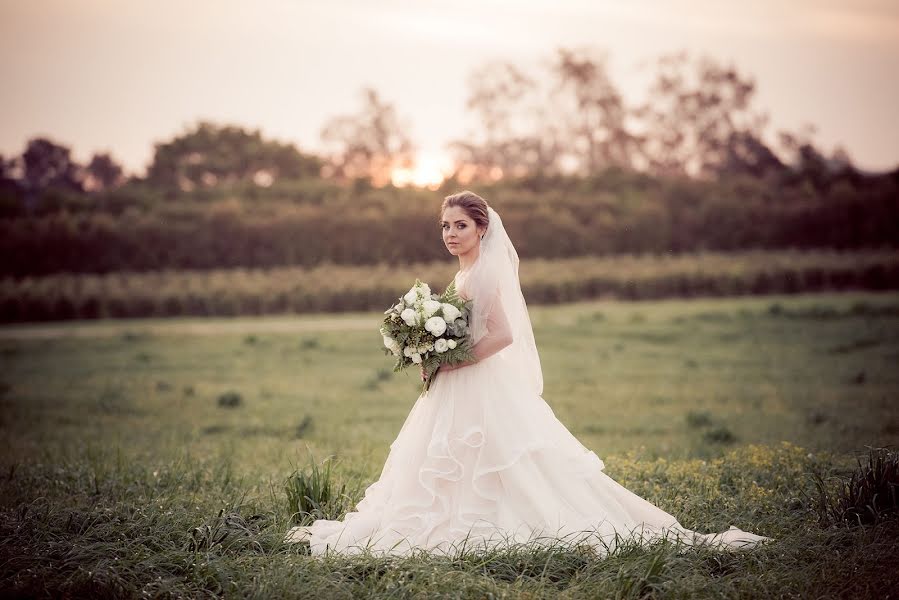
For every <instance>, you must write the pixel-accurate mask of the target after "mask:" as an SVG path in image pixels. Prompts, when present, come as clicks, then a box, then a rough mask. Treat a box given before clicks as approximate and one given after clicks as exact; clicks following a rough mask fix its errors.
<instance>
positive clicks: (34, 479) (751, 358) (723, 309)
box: [0, 293, 899, 597]
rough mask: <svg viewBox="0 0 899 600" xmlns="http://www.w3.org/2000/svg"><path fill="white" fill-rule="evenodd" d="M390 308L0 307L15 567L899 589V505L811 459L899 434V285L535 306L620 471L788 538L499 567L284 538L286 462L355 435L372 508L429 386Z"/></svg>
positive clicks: (599, 446)
mask: <svg viewBox="0 0 899 600" xmlns="http://www.w3.org/2000/svg"><path fill="white" fill-rule="evenodd" d="M379 316H380V315H379V314H378V313H350V314H346V315H340V316H336V315H326V316H325V315H307V316H302V317H295V318H288V317H265V318H241V319H233V320H224V319H223V320H207V319H187V318H184V319H167V320H154V319H143V320H138V319H136V320H125V321H95V322H74V323H66V324H58V325H53V326H49V325H29V326H23V325H20V326H15V327H12V326H8V327H4V328H2V329H0V356H2V363H3V375H2V400H0V401H2V413H0V414H2V420H0V431H2V464H0V467H2V471H0V473H3V477H2V482H0V496H2V498H3V500H2V513H0V516H2V521H0V527H2V533H3V536H2V537H3V538H4V540H5V541H4V542H2V543H0V556H2V560H0V564H2V565H3V567H2V572H0V585H2V588H4V589H6V590H8V591H13V592H15V593H17V594H19V595H22V596H58V595H60V594H64V593H69V594H73V595H92V596H94V597H102V596H134V597H137V596H140V595H149V596H163V597H164V596H170V595H179V594H189V595H198V596H204V595H225V596H259V597H263V596H268V597H271V596H274V595H292V596H298V597H303V596H305V597H321V596H320V594H322V593H325V594H326V595H328V596H335V597H350V596H351V595H356V596H358V595H371V596H377V597H388V596H390V597H397V596H401V597H406V596H409V597H411V596H413V595H414V594H415V593H428V594H431V593H436V594H438V595H439V594H448V595H451V594H454V593H457V592H459V593H463V595H472V596H478V597H481V596H485V597H486V596H487V594H488V593H490V594H493V597H500V596H502V595H503V594H507V595H511V596H514V597H528V596H529V597H553V596H556V595H558V594H559V593H561V592H564V593H565V594H567V595H568V596H570V597H590V596H595V595H597V594H600V595H603V594H605V595H611V596H618V597H641V596H642V597H645V596H653V595H657V596H662V595H667V594H675V595H677V594H679V593H680V594H688V593H691V594H696V593H702V594H705V595H711V596H720V597H729V596H730V597H732V596H733V595H736V594H748V595H761V596H767V595H780V596H787V597H800V596H802V597H805V596H808V595H814V593H827V594H829V595H835V596H839V595H844V592H851V594H852V595H854V596H855V597H883V593H884V592H885V590H886V589H887V587H889V586H894V585H896V584H897V583H899V582H897V581H896V580H895V578H892V579H891V578H890V577H888V576H887V577H885V576H883V573H884V569H885V568H887V567H889V566H890V565H893V566H895V565H896V564H897V563H896V557H897V556H899V542H897V539H899V536H897V530H896V526H895V524H894V523H893V522H887V523H886V524H879V525H877V526H875V527H873V528H872V527H867V528H859V527H856V528H846V527H825V526H824V525H820V524H819V523H818V519H817V517H816V511H815V486H814V485H813V482H812V479H811V477H810V473H811V472H819V473H821V474H823V475H824V476H825V477H828V476H838V475H841V474H843V475H845V474H846V473H847V472H848V470H849V469H851V468H852V466H853V465H854V464H855V458H854V456H855V455H856V454H857V453H858V452H860V451H863V450H864V447H865V445H872V446H876V445H881V446H882V445H887V444H895V443H896V442H897V440H899V402H897V390H899V372H897V370H896V368H895V365H896V364H897V359H899V295H897V294H895V293H880V294H875V293H852V294H819V295H790V296H765V297H738V298H729V299H700V300H692V301H684V300H662V301H646V302H639V303H627V302H616V301H603V302H589V303H575V304H569V305H564V306H539V307H534V308H533V309H532V317H533V322H534V328H535V335H536V337H537V344H538V347H539V349H540V352H541V359H542V362H543V369H544V375H545V391H544V398H545V399H546V401H547V402H548V403H549V404H550V406H551V407H552V408H553V410H554V411H555V413H556V415H557V416H558V417H559V418H560V420H561V421H562V422H563V423H565V424H566V426H568V427H569V428H570V429H571V430H572V432H574V433H575V435H576V436H577V437H578V438H579V439H580V440H581V441H583V443H584V444H585V445H586V446H588V447H590V448H591V449H592V450H594V451H596V452H597V454H599V455H600V456H601V457H603V459H604V460H605V461H606V464H607V472H608V473H609V474H610V476H612V477H613V478H615V479H616V480H618V481H620V482H621V483H622V484H624V485H626V486H627V487H629V488H630V489H632V490H633V491H635V492H636V493H638V494H640V495H642V496H644V497H646V498H647V499H649V500H650V501H652V502H654V503H656V504H658V505H660V506H662V507H663V508H665V509H666V510H668V511H669V512H672V513H673V514H676V515H677V516H678V517H679V519H680V520H681V522H682V523H683V524H684V525H686V526H688V527H693V528H697V529H700V530H703V531H711V530H720V529H723V528H725V527H727V526H728V525H730V524H735V525H737V526H739V527H741V528H744V529H748V530H752V531H757V532H760V533H762V534H765V535H769V536H773V537H775V538H777V540H778V541H777V543H776V544H775V545H773V546H771V547H770V548H768V549H765V550H763V551H760V552H758V553H755V554H753V555H751V556H749V557H724V558H721V557H718V558H716V557H715V556H716V555H714V554H712V553H701V552H697V553H695V554H692V555H689V556H680V555H677V554H675V553H673V552H672V551H671V550H670V549H666V548H650V549H643V550H640V549H636V550H634V551H632V552H630V553H623V554H622V555H621V556H619V557H615V558H614V559H610V560H606V561H599V560H593V561H590V560H587V559H583V557H581V558H578V556H579V555H577V554H576V553H573V552H572V551H559V552H556V553H555V554H551V555H549V556H547V555H537V554H527V553H525V554H524V555H519V556H517V557H516V556H514V555H513V556H512V557H511V558H510V557H505V558H503V557H493V558H492V559H490V561H492V562H490V561H488V562H490V565H492V566H489V565H488V566H485V564H486V563H484V561H478V560H474V559H472V561H471V562H468V561H467V560H462V561H461V562H452V561H448V559H447V560H444V561H441V560H438V559H431V558H418V559H414V560H410V561H407V562H402V563H397V564H394V563H391V562H389V561H379V560H375V559H355V560H348V561H343V559H334V560H332V561H318V562H316V561H313V560H312V559H310V558H309V557H307V556H304V555H303V553H302V551H301V550H298V549H297V548H295V547H290V546H285V545H283V544H282V543H281V542H280V535H281V534H283V531H285V530H286V528H287V527H288V526H289V521H290V519H291V514H290V510H289V508H288V504H287V500H286V495H285V492H284V486H285V482H286V481H287V477H288V475H290V474H291V473H292V472H293V471H294V469H297V468H300V469H303V468H305V467H306V466H307V465H308V464H309V462H310V461H312V460H314V461H320V460H321V459H323V458H324V457H326V456H329V455H330V456H334V457H335V459H336V460H335V461H334V464H335V470H334V473H333V477H334V480H335V482H338V481H343V482H346V483H347V484H348V486H349V487H348V488H347V495H348V498H347V499H346V500H345V501H344V503H343V510H348V509H350V508H351V507H352V506H353V505H354V501H355V500H358V499H359V498H360V497H361V493H362V490H363V489H364V487H365V486H366V485H368V484H369V483H371V482H373V481H374V480H375V479H376V478H377V476H378V474H379V472H380V468H381V467H382V466H383V462H384V459H385V458H386V454H387V450H388V447H389V444H390V442H391V441H392V440H393V439H394V438H395V436H396V434H397V433H398V431H399V429H400V427H401V425H402V423H403V420H404V418H405V416H406V414H407V413H408V410H409V409H410V408H411V405H412V403H413V402H414V400H415V397H416V396H417V384H416V381H415V376H414V374H398V375H394V374H392V373H391V372H390V368H389V367H390V361H389V360H388V357H386V356H383V355H381V354H380V351H379V344H380V338H379V336H378V334H377V323H378V321H379ZM833 481H835V480H832V482H831V483H832V484H833ZM335 516H336V515H335ZM228 519H230V520H228ZM235 524H236V525H235ZM198 532H199V533H198ZM204 532H205V533H204ZM235 532H237V533H235ZM220 534H221V536H224V537H221V539H220V540H219V543H214V542H213V541H210V540H213V538H215V536H217V535H220ZM204 535H205V536H206V537H203V536H204ZM198 536H199V537H198ZM229 536H230V537H229ZM198 540H199V541H198ZM203 540H206V541H203ZM836 548H839V550H835V549H836ZM828 549H829V550H828ZM335 561H336V562H335ZM537 563H539V564H540V565H541V568H536V567H535V566H534V565H535V564H537ZM653 565H655V566H653ZM893 572H895V571H893ZM875 573H879V574H880V575H876V576H875ZM840 590H842V592H841V591H840ZM317 594H319V596H317ZM14 595H15V594H14Z"/></svg>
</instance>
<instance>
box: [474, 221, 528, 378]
mask: <svg viewBox="0 0 899 600" xmlns="http://www.w3.org/2000/svg"><path fill="white" fill-rule="evenodd" d="M487 215H488V217H489V219H490V222H489V224H488V225H487V233H486V234H485V235H484V239H482V240H481V248H480V253H479V255H478V258H477V259H476V260H475V263H474V265H472V267H471V270H470V272H469V273H468V276H467V278H466V287H467V289H468V290H469V293H471V295H472V297H474V298H477V302H475V303H474V305H473V307H472V315H471V336H472V344H476V343H477V342H478V341H479V340H480V339H481V338H482V337H483V336H484V335H485V334H486V325H487V318H488V316H489V315H490V314H491V313H492V312H493V311H494V310H495V308H496V306H495V303H497V302H499V303H500V306H499V308H501V309H502V312H503V313H505V315H506V319H507V320H508V322H509V327H510V329H511V332H512V343H511V344H510V345H509V346H507V347H506V348H504V349H503V350H500V353H501V354H502V356H503V358H504V359H505V361H504V362H505V363H506V364H507V365H508V367H509V368H510V369H511V370H513V371H514V372H516V373H518V374H519V375H520V376H521V377H522V378H524V380H525V381H526V382H527V383H528V385H529V388H530V389H531V390H532V391H533V392H534V393H535V394H537V395H538V396H539V395H541V394H543V370H542V369H541V366H540V356H539V355H538V354H537V344H536V343H535V341H534V330H533V327H532V326H531V318H530V315H529V314H528V308H527V304H526V303H525V300H524V295H523V294H522V293H521V282H520V281H519V279H518V264H519V260H518V252H516V251H515V246H514V245H512V240H510V239H509V235H508V234H507V233H506V229H505V227H503V220H502V219H501V218H500V216H499V213H497V212H496V211H495V210H493V208H492V207H488V208H487Z"/></svg>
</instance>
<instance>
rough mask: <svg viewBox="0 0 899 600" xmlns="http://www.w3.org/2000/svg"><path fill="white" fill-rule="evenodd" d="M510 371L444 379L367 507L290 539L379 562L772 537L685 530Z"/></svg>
mask: <svg viewBox="0 0 899 600" xmlns="http://www.w3.org/2000/svg"><path fill="white" fill-rule="evenodd" d="M502 367H503V365H502V356H501V354H497V355H493V356H491V357H488V358H487V359H485V360H483V361H481V362H480V363H477V364H475V365H472V366H468V367H464V368H461V369H456V370H453V371H447V372H442V373H439V374H438V375H437V377H436V379H435V380H434V382H433V383H432V385H431V388H430V390H429V391H428V392H426V393H424V394H422V395H420V396H419V398H418V399H417V400H416V402H415V404H414V405H413V407H412V410H411V411H410V412H409V415H408V417H407V418H406V421H405V423H404V424H403V426H402V428H401V430H400V432H399V434H398V435H397V437H396V439H395V440H394V442H393V443H392V444H391V445H390V452H389V454H388V457H387V460H386V462H385V464H384V467H383V469H382V471H381V475H380V477H379V478H378V480H377V481H376V482H374V483H373V484H371V485H370V486H369V487H368V488H367V489H366V490H365V494H364V497H363V498H362V500H360V501H359V503H358V504H357V505H356V507H355V509H354V510H353V511H351V512H349V513H347V514H346V516H345V517H344V518H343V520H339V521H335V520H327V519H322V520H318V521H315V522H313V523H312V524H311V525H309V526H305V527H297V528H294V529H292V530H291V531H290V532H288V536H287V539H288V541H303V540H306V541H308V542H309V545H310V549H311V551H312V553H313V554H325V553H327V552H336V553H341V554H357V553H362V552H366V551H368V552H371V553H372V554H376V555H379V554H391V555H409V554H411V553H412V552H413V551H415V550H418V549H422V550H425V551H428V552H432V553H439V554H450V555H451V554H454V553H456V552H458V551H459V550H461V549H469V550H471V549H478V548H484V549H487V548H492V547H501V546H508V545H511V544H522V543H525V544H531V543H534V544H548V545H550V544H558V543H559V542H560V541H561V542H562V543H572V544H583V543H586V544H589V545H591V546H593V547H594V548H595V549H596V550H597V551H598V553H599V554H601V555H602V554H605V553H606V552H609V551H611V550H613V549H614V548H615V546H616V545H617V544H618V543H619V542H620V540H622V539H632V540H634V539H635V540H638V541H647V542H648V541H652V540H655V539H658V538H661V537H665V538H668V539H672V540H674V539H677V540H680V541H681V542H683V543H684V544H685V545H696V544H709V545H712V546H717V547H721V548H725V549H727V548H749V547H752V546H754V545H755V544H757V543H759V542H762V541H765V540H769V539H771V538H767V537H764V536H760V535H756V534H753V533H749V532H746V531H742V530H740V529H738V528H736V527H734V526H731V527H730V528H729V529H727V530H725V531H723V532H720V533H710V534H703V533H699V532H695V531H691V530H689V529H686V528H684V527H682V526H681V525H680V523H678V521H677V519H676V518H675V517H674V516H672V515H670V514H668V513H667V512H665V511H663V510H662V509H661V508H659V507H657V506H655V505H653V504H651V503H650V502H648V501H646V500H644V499H643V498H641V497H639V496H637V495H636V494H634V493H632V492H630V491H629V490H627V489H626V488H624V487H623V486H622V485H620V484H619V483H617V482H616V481H615V480H613V479H612V478H610V477H609V476H608V475H606V474H605V473H604V471H603V469H604V464H603V461H602V460H601V459H600V458H599V457H598V456H597V455H596V454H595V453H594V452H592V451H590V450H588V449H587V448H586V447H584V446H583V445H582V444H581V443H580V442H579V441H578V440H577V439H576V438H575V437H574V436H573V435H572V434H571V432H569V431H568V429H567V428H566V427H565V426H564V425H563V424H562V423H561V422H560V421H559V420H558V419H557V418H556V416H555V414H554V413H553V411H552V409H551V408H550V406H549V405H548V404H547V403H546V402H545V401H544V400H543V398H542V397H541V396H539V395H538V394H537V393H535V392H534V391H533V390H530V391H529V390H528V389H527V387H526V386H527V384H526V383H525V382H524V381H523V380H522V379H521V378H520V377H517V376H516V374H515V373H510V372H508V371H506V370H504V369H503V368H502Z"/></svg>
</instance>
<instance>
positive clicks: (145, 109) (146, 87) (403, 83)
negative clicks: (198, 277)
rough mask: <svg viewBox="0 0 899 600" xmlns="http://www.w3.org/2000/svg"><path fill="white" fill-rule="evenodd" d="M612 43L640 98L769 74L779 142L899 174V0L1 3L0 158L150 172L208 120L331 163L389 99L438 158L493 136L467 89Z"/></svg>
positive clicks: (620, 78)
mask: <svg viewBox="0 0 899 600" xmlns="http://www.w3.org/2000/svg"><path fill="white" fill-rule="evenodd" d="M584 44H595V45H599V46H602V47H605V48H607V49H608V50H609V52H610V57H611V68H612V73H613V75H614V76H615V78H616V80H617V82H618V83H619V84H620V86H621V88H622V89H623V91H624V93H625V95H626V96H628V97H630V98H633V99H637V98H638V97H639V94H640V93H641V91H642V90H643V89H644V87H645V86H644V79H643V78H644V77H645V76H643V75H640V74H639V73H638V72H637V71H636V65H637V64H638V62H639V61H640V60H641V59H645V58H651V57H655V56H657V55H659V54H661V53H663V52H669V51H674V50H678V49H681V48H686V49H688V50H691V51H693V52H694V54H695V53H700V52H706V53H709V54H711V55H713V56H715V57H716V58H719V59H722V60H733V61H734V62H735V64H736V65H737V66H738V67H739V68H740V69H741V70H742V71H743V72H746V73H750V74H753V75H755V76H756V78H757V81H758V85H759V90H758V95H757V98H756V101H757V103H756V106H757V107H760V108H764V109H768V110H769V111H770V112H771V115H772V123H771V125H772V127H771V130H773V129H774V128H775V127H778V126H779V127H786V128H790V129H794V130H795V129H797V128H798V127H799V126H800V125H802V124H803V123H806V122H811V123H814V124H816V125H817V126H818V129H819V132H818V135H817V137H816V138H815V139H816V140H817V141H818V142H819V143H820V145H822V146H823V147H824V149H825V150H827V151H830V150H831V149H832V148H833V146H834V145H835V144H837V143H840V142H841V143H843V144H844V145H845V146H846V148H847V149H848V150H849V152H850V154H851V155H852V157H853V158H854V159H855V161H856V162H857V164H858V165H860V166H862V167H865V168H871V169H882V168H888V167H894V166H896V165H897V164H899V119H897V116H899V114H897V113H899V111H897V108H896V107H897V106H899V77H897V74H899V2H897V1H896V0H789V1H787V2H784V1H783V0H754V1H752V2H747V1H745V0H739V1H737V0H692V1H688V0H655V1H654V0H614V1H613V0H579V1H573V0H572V1H566V0H533V1H526V0H508V1H503V0H454V1H453V2H446V1H445V0H439V1H428V0H417V1H415V2H411V1H410V2H399V1H380V0H378V1H375V0H319V1H301V0H254V1H252V2H251V1H250V0H244V1H242V2H238V1H236V0H191V1H188V2H185V1H182V0H178V1H175V0H152V1H150V0H77V1H76V0H33V1H25V0H0V81H2V86H0V107H2V116H0V123H2V127H0V153H2V154H4V155H6V156H10V155H12V154H18V153H20V152H22V150H23V149H24V146H25V142H26V140H27V139H28V138H29V137H32V136H35V135H47V136H49V137H51V138H52V139H54V140H56V141H57V142H59V143H62V144H65V145H68V146H70V147H72V149H73V153H74V157H75V158H76V159H77V160H79V161H87V159H88V158H89V156H90V154H91V153H92V152H94V151H101V150H109V151H111V152H112V153H113V155H114V156H116V157H117V158H118V159H119V160H121V161H122V162H124V163H125V165H126V168H127V169H128V170H129V171H137V172H143V170H144V168H145V166H146V164H147V163H148V161H149V159H150V155H151V152H152V144H153V142H154V141H158V140H163V139H169V138H171V137H172V136H174V135H176V134H178V133H180V132H181V131H182V130H183V129H184V127H185V126H186V125H188V124H193V123H194V122H195V121H196V120H197V119H198V118H209V119H213V120H217V121H221V122H228V123H234V124H239V125H243V126H246V127H250V128H257V127H258V128H260V129H261V130H262V132H263V134H264V135H266V136H270V137H274V138H277V139H280V140H289V141H293V142H295V143H297V145H298V146H300V148H302V149H305V150H310V151H315V150H318V149H319V148H320V146H319V143H320V142H319V131H320V128H321V126H322V125H323V124H324V123H325V121H326V120H327V119H328V118H329V117H331V116H333V115H336V114H341V113H349V112H355V111H356V110H358V108H359V106H360V98H361V96H360V94H359V90H360V89H361V87H362V86H363V85H371V86H373V87H375V88H376V89H377V90H378V91H379V92H380V93H381V96H382V98H384V99H385V100H387V101H389V102H392V103H394V104H395V106H396V107H397V109H398V112H399V113H400V115H401V116H404V117H407V118H408V120H409V121H410V122H411V124H412V129H411V133H412V136H413V139H414V141H415V142H416V144H417V145H418V146H419V148H421V149H422V151H423V152H425V153H428V154H431V155H435V154H439V153H440V152H441V150H442V148H443V145H444V143H445V142H446V141H447V140H449V139H451V138H455V137H461V136H464V135H465V134H466V133H467V132H469V131H471V130H472V128H473V127H474V126H475V125H476V123H475V122H474V121H473V120H472V118H471V117H469V116H468V115H467V114H466V112H465V107H464V105H465V98H466V94H467V89H466V87H465V80H466V76H467V75H468V73H469V72H470V71H471V70H472V68H474V67H476V66H478V65H479V64H481V63H482V62H483V61H485V60H487V59H495V58H496V59H510V60H512V61H515V62H516V63H518V64H520V65H522V66H527V65H529V64H533V65H536V64H537V62H538V61H540V60H543V59H545V58H548V57H549V56H550V55H551V53H552V51H553V49H554V48H556V47H558V46H560V45H565V46H575V45H584Z"/></svg>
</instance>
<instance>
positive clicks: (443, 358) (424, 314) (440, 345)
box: [381, 279, 472, 390]
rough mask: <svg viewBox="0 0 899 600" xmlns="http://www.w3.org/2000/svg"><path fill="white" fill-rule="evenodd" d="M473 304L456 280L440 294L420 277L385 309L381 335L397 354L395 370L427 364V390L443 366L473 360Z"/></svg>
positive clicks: (386, 346)
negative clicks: (469, 324)
mask: <svg viewBox="0 0 899 600" xmlns="http://www.w3.org/2000/svg"><path fill="white" fill-rule="evenodd" d="M470 304H471V303H470V302H466V301H465V300H463V299H462V298H461V297H460V296H459V294H458V293H457V292H456V284H455V281H454V282H452V283H450V285H449V287H447V288H446V291H445V292H443V294H442V295H438V294H432V293H431V288H430V287H428V284H426V283H422V282H421V281H419V280H418V279H416V280H415V285H413V286H412V288H411V289H410V290H409V291H408V292H406V294H404V295H403V296H402V297H400V298H399V302H397V303H396V304H395V305H394V306H391V307H390V308H388V309H387V310H385V311H384V314H385V315H387V316H386V317H385V318H384V323H383V324H382V325H381V334H382V335H383V336H384V346H385V349H384V351H385V352H386V353H387V354H392V355H393V356H395V357H396V364H395V365H394V367H393V370H394V371H395V372H396V371H400V370H402V369H405V368H406V367H411V366H413V365H421V366H423V367H424V369H425V381H424V385H423V390H427V389H428V388H429V387H430V386H431V380H432V378H433V377H434V374H435V373H436V372H437V369H438V367H440V365H442V364H456V363H460V362H464V361H466V360H471V358H472V355H471V344H470V337H469V328H468V319H469V316H470V314H471V306H470Z"/></svg>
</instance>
